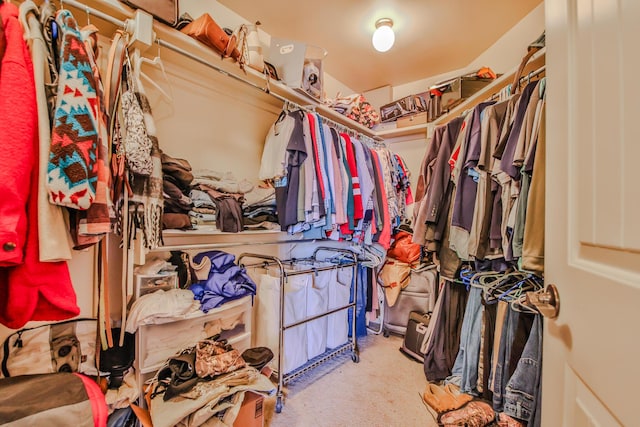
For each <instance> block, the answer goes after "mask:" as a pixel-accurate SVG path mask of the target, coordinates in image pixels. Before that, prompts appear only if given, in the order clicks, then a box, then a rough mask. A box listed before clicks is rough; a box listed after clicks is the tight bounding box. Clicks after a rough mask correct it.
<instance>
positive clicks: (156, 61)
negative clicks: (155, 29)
mask: <svg viewBox="0 0 640 427" xmlns="http://www.w3.org/2000/svg"><path fill="white" fill-rule="evenodd" d="M156 41H157V43H158V54H157V56H156V57H155V58H153V59H149V58H145V57H144V56H142V55H139V56H137V59H138V60H137V63H136V67H135V72H136V75H137V76H138V77H141V78H143V79H144V80H145V81H146V82H147V83H149V84H150V85H152V86H153V87H155V88H156V89H157V90H158V92H160V94H161V95H162V97H163V98H164V99H165V100H166V101H167V102H173V88H172V87H171V82H170V81H169V77H168V76H167V72H166V70H165V68H164V63H163V62H162V58H161V57H160V40H159V39H157V40H156ZM143 64H149V65H151V66H153V67H155V68H157V69H158V70H160V74H161V75H162V78H163V79H164V81H165V82H167V87H168V88H169V91H168V92H167V91H166V90H164V89H163V88H162V87H161V86H160V85H159V84H158V83H157V82H156V81H155V80H153V79H152V78H151V77H149V76H148V75H146V74H145V73H144V72H143V71H142V65H143Z"/></svg>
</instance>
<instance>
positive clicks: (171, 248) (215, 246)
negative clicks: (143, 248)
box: [149, 239, 317, 252]
mask: <svg viewBox="0 0 640 427" xmlns="http://www.w3.org/2000/svg"><path fill="white" fill-rule="evenodd" d="M316 240H317V239H296V240H273V241H267V242H231V243H203V244H197V243H194V244H191V245H168V246H159V247H157V248H155V249H150V250H149V252H163V251H188V250H198V249H221V248H232V247H236V246H263V245H281V244H286V243H292V244H294V243H310V242H315V241H316Z"/></svg>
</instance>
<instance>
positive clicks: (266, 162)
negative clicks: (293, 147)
mask: <svg viewBox="0 0 640 427" xmlns="http://www.w3.org/2000/svg"><path fill="white" fill-rule="evenodd" d="M294 127H295V119H294V118H293V117H292V116H291V115H289V114H287V113H286V112H284V111H283V112H281V113H280V116H278V119H277V120H276V121H275V122H274V123H273V124H272V125H271V127H270V128H269V132H268V133H267V136H266V137H265V141H264V148H263V149H262V160H261V161H260V171H259V172H258V178H259V179H274V178H281V177H283V176H284V175H285V174H286V173H287V169H286V168H287V157H288V153H287V146H288V145H289V140H290V139H291V133H292V132H293V128H294Z"/></svg>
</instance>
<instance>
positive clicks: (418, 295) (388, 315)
mask: <svg viewBox="0 0 640 427" xmlns="http://www.w3.org/2000/svg"><path fill="white" fill-rule="evenodd" d="M437 285H438V272H437V270H436V266H435V265H433V264H431V265H428V266H424V267H421V268H418V269H415V270H411V278H410V279H409V284H408V285H407V287H406V288H404V289H403V290H402V291H400V295H399V296H398V299H397V300H396V303H395V304H394V305H393V306H392V307H389V306H388V304H387V303H386V302H385V304H384V321H383V326H382V334H383V335H384V336H385V337H388V336H389V334H390V333H393V334H397V335H402V336H404V335H405V334H406V331H407V321H408V320H409V314H410V313H411V312H412V311H418V312H421V313H429V312H431V311H433V307H434V305H435V302H436V289H437Z"/></svg>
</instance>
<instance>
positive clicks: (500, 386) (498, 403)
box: [493, 307, 518, 412]
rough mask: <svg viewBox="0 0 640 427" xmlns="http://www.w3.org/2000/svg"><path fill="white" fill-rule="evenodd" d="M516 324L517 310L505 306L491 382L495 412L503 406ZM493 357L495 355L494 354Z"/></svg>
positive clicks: (499, 410)
mask: <svg viewBox="0 0 640 427" xmlns="http://www.w3.org/2000/svg"><path fill="white" fill-rule="evenodd" d="M517 326H518V312H517V311H514V310H512V309H511V307H508V308H507V315H506V318H505V320H504V325H503V328H502V337H501V339H500V350H499V352H498V363H497V364H496V370H495V374H494V375H493V377H494V384H493V388H494V390H493V409H494V410H495V411H497V412H501V411H502V408H503V403H504V402H503V399H504V389H505V387H506V385H507V384H506V383H507V380H508V378H506V376H507V372H506V370H507V361H508V360H509V357H510V355H511V345H512V343H513V338H514V336H515V332H516V328H517ZM494 357H495V355H494Z"/></svg>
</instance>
